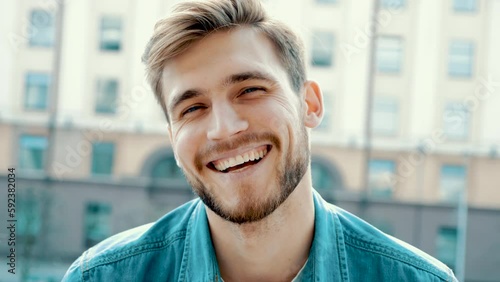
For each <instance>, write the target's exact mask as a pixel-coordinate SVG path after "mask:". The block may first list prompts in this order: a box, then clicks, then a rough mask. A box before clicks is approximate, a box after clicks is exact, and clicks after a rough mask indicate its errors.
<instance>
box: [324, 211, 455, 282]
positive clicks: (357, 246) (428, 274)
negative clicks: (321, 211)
mask: <svg viewBox="0 0 500 282" xmlns="http://www.w3.org/2000/svg"><path fill="white" fill-rule="evenodd" d="M324 208H325V209H326V210H327V212H328V213H330V214H331V215H332V216H334V217H336V218H337V219H338V220H337V222H338V224H339V225H340V230H341V232H342V234H341V235H342V237H343V240H344V244H345V252H346V257H347V261H348V262H349V263H350V264H351V266H356V267H355V268H358V269H360V268H361V269H364V268H366V270H367V272H368V273H371V274H373V275H375V276H376V277H378V278H381V277H384V279H381V280H382V281H386V279H389V280H392V279H393V278H396V277H394V275H395V273H398V274H397V275H398V276H397V278H401V275H403V273H404V275H405V276H404V277H407V276H411V277H413V279H417V280H416V281H418V280H421V278H422V277H425V278H426V279H425V280H426V281H456V278H455V277H454V275H453V272H452V271H451V270H450V269H449V268H448V267H447V266H446V265H445V264H443V263H442V262H440V261H439V260H437V259H435V258H433V257H432V256H430V255H428V254H427V253H425V252H423V251H421V250H419V249H418V248H415V247H413V246H411V245H410V244H408V243H405V242H403V241H401V240H399V239H397V238H394V237H392V236H390V235H387V234H385V233H383V232H382V231H380V230H378V229H377V228H375V227H374V226H372V225H371V224H369V223H367V222H365V221H364V220H362V219H360V218H359V217H357V216H355V215H353V214H351V213H349V212H347V211H345V210H343V209H341V208H339V207H336V206H334V205H331V204H327V203H325V205H324ZM377 265H379V266H380V267H379V268H377ZM366 274H367V273H365V274H363V275H366ZM351 278H352V277H351ZM419 278H420V279H419ZM410 281H413V280H410Z"/></svg>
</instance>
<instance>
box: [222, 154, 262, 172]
mask: <svg viewBox="0 0 500 282" xmlns="http://www.w3.org/2000/svg"><path fill="white" fill-rule="evenodd" d="M266 154H267V149H262V150H259V151H256V150H254V151H250V152H246V153H244V154H243V155H238V156H236V157H232V158H227V159H225V160H220V161H215V162H213V164H214V166H215V168H216V169H217V170H219V171H224V170H226V169H228V168H230V167H233V166H237V165H240V164H243V163H246V162H249V161H255V160H259V159H262V158H263V157H264V156H265V155H266Z"/></svg>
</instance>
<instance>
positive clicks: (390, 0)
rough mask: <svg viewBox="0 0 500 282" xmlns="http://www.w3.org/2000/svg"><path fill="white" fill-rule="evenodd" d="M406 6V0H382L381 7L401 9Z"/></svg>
mask: <svg viewBox="0 0 500 282" xmlns="http://www.w3.org/2000/svg"><path fill="white" fill-rule="evenodd" d="M405 5H406V1H405V0H381V2H380V7H382V8H383V9H400V8H403V7H404V6H405Z"/></svg>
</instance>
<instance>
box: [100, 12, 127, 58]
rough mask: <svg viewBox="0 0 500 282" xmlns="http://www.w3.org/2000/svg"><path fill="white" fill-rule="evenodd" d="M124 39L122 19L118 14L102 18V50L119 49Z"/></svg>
mask: <svg viewBox="0 0 500 282" xmlns="http://www.w3.org/2000/svg"><path fill="white" fill-rule="evenodd" d="M121 40H122V19H121V18H120V17H118V16H103V17H102V18H101V43H100V48H101V50H107V51H119V50H120V49H121Z"/></svg>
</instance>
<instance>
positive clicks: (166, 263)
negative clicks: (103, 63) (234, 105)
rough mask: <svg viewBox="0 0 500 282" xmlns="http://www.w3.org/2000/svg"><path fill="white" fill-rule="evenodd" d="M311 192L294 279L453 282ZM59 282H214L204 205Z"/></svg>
mask: <svg viewBox="0 0 500 282" xmlns="http://www.w3.org/2000/svg"><path fill="white" fill-rule="evenodd" d="M313 193H314V207H315V223H314V224H315V232H314V241H313V243H312V246H311V250H310V253H309V258H308V260H307V263H306V265H305V267H304V269H303V271H302V272H301V273H300V276H299V277H297V278H298V279H297V281H426V282H428V281H457V280H456V278H455V277H454V275H453V272H452V271H451V270H450V269H449V268H448V267H446V266H445V265H444V264H442V263H441V262H439V261H438V260H436V259H434V258H432V257H431V256H429V255H427V254H425V253H424V252H422V251H420V250H418V249H416V248H414V247H412V246H410V245H408V244H406V243H404V242H402V241H400V240H398V239H396V238H393V237H391V236H388V235H386V234H384V233H382V232H381V231H379V230H378V229H376V228H375V227H373V226H371V225H369V224H368V223H366V222H364V221H363V220H361V219H359V218H358V217H356V216H354V215H352V214H350V213H348V212H346V211H344V210H342V209H340V208H338V207H336V206H334V205H331V204H329V203H327V202H325V201H324V200H323V199H322V198H321V196H320V195H319V194H318V193H317V192H315V191H314V192H313ZM63 281H106V282H107V281H122V282H124V281H134V282H135V281H221V277H220V272H219V267H218V264H217V259H216V256H215V251H214V248H213V245H212V240H211V237H210V232H209V226H208V221H207V215H206V211H205V206H204V204H203V203H202V202H201V201H200V200H199V199H196V200H193V201H190V202H188V203H186V204H184V205H183V206H181V207H179V208H177V209H175V210H174V211H172V212H170V213H168V214H167V215H165V216H164V217H162V218H161V219H159V220H158V221H157V222H155V223H152V224H147V225H144V226H141V227H137V228H134V229H131V230H128V231H125V232H122V233H120V234H117V235H115V236H113V237H110V238H108V239H106V240H104V241H103V242H101V243H99V244H98V245H96V246H94V247H92V248H90V249H89V250H87V251H86V252H84V253H83V254H82V255H81V256H80V257H79V258H78V259H77V260H76V261H75V262H74V263H73V264H72V265H71V267H70V268H69V270H68V272H67V273H66V275H65V276H64V278H63Z"/></svg>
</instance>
